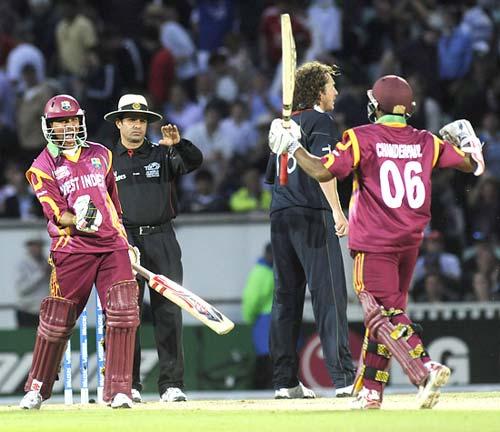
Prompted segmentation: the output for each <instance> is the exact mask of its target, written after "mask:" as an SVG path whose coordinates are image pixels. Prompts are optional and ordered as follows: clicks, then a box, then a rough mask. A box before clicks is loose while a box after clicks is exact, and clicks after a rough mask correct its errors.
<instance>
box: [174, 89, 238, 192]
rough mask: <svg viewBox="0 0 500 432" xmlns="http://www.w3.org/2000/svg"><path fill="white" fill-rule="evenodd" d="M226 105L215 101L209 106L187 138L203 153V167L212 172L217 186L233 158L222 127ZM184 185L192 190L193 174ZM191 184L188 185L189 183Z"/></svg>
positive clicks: (188, 131)
mask: <svg viewBox="0 0 500 432" xmlns="http://www.w3.org/2000/svg"><path fill="white" fill-rule="evenodd" d="M223 111H224V103H221V101H219V100H217V99H214V100H212V101H211V102H209V103H208V104H207V106H206V107H205V110H204V113H203V120H202V121H200V122H198V123H195V124H194V125H192V126H191V127H189V128H188V129H187V130H186V133H185V137H186V139H188V140H189V141H191V142H195V143H196V145H197V147H198V148H199V149H200V150H201V151H202V153H203V167H204V168H207V169H209V170H210V171H212V174H214V176H215V184H216V185H219V183H220V182H221V181H222V179H223V178H224V175H225V172H226V169H227V162H228V160H229V158H230V157H231V156H232V151H233V147H232V145H231V142H229V140H228V139H227V137H226V136H225V135H224V131H223V130H222V127H221V120H222V117H223ZM183 180H184V182H183V185H184V186H185V187H188V188H189V189H190V190H192V189H193V188H192V180H193V174H190V175H186V176H184V177H183ZM189 181H190V183H187V182H189Z"/></svg>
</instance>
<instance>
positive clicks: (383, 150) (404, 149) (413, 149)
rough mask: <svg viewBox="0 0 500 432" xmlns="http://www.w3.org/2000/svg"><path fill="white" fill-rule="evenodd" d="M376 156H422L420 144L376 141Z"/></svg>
mask: <svg viewBox="0 0 500 432" xmlns="http://www.w3.org/2000/svg"><path fill="white" fill-rule="evenodd" d="M376 149H377V156H378V157H384V158H393V159H419V158H421V157H422V149H421V147H420V144H389V143H377V144H376Z"/></svg>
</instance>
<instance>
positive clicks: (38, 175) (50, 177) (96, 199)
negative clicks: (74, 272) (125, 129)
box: [26, 141, 128, 253]
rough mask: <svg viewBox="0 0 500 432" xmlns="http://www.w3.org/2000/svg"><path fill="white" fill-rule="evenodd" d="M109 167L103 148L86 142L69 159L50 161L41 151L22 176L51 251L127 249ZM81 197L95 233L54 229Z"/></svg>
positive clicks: (61, 156)
mask: <svg viewBox="0 0 500 432" xmlns="http://www.w3.org/2000/svg"><path fill="white" fill-rule="evenodd" d="M111 162H112V159H111V152H110V151H109V150H108V149H107V148H106V147H104V146H103V145H101V144H98V143H93V142H89V141H87V142H86V145H85V146H82V147H80V148H79V149H78V151H77V153H76V154H75V155H74V156H65V155H63V154H61V155H59V156H57V157H55V158H54V157H53V156H51V154H50V153H49V151H48V150H47V148H45V149H44V150H43V151H42V152H41V153H40V155H39V156H38V157H37V158H36V159H35V161H34V162H33V164H32V165H31V167H30V169H29V170H28V171H27V172H26V178H27V179H28V181H29V183H30V184H31V186H32V188H33V190H34V191H35V193H36V196H37V198H38V200H39V201H40V203H41V205H42V207H43V212H44V214H45V217H46V218H47V219H48V224H47V231H48V233H49V235H50V237H51V238H52V244H51V250H52V251H56V250H57V251H58V252H66V253H101V252H110V251H114V250H119V249H128V242H127V236H126V234H125V230H124V228H123V225H122V223H121V207H120V202H119V201H118V193H117V190H116V183H115V178H114V174H113V170H111ZM86 196H88V197H90V199H91V200H92V202H93V203H94V204H95V206H96V208H97V209H98V211H99V212H100V215H101V216H100V217H98V218H97V219H96V222H97V223H98V224H99V226H98V230H97V231H96V232H93V233H84V232H81V231H78V230H77V229H76V228H74V227H71V228H70V227H68V228H63V227H61V226H59V225H58V222H59V218H60V217H61V215H62V214H63V213H64V212H66V211H70V212H72V213H75V209H74V206H76V205H78V204H77V203H78V201H79V200H82V199H85V198H86ZM88 197H87V198H88Z"/></svg>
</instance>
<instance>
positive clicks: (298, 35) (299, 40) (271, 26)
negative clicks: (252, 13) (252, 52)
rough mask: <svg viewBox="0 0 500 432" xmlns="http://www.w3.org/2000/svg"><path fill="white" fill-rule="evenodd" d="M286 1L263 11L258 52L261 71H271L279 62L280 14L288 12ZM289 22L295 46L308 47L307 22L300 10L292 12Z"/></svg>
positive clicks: (288, 5) (288, 7) (288, 6)
mask: <svg viewBox="0 0 500 432" xmlns="http://www.w3.org/2000/svg"><path fill="white" fill-rule="evenodd" d="M290 9H291V7H290V4H289V2H287V1H282V0H279V1H276V2H275V4H271V5H270V6H268V7H267V8H266V9H264V11H263V13H262V15H261V18H260V26H259V30H258V31H259V51H260V53H259V54H260V60H261V69H262V70H264V71H272V70H274V69H275V68H276V66H277V65H278V64H279V63H280V61H281V19H280V16H281V14H282V13H286V12H290ZM292 9H293V5H292ZM294 12H295V13H291V16H290V20H291V23H292V31H293V35H294V39H295V45H296V46H308V45H309V41H310V35H309V30H308V29H307V22H306V20H305V19H303V18H302V16H301V14H300V10H294Z"/></svg>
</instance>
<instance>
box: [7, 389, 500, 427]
mask: <svg viewBox="0 0 500 432" xmlns="http://www.w3.org/2000/svg"><path fill="white" fill-rule="evenodd" d="M413 404H414V395H390V396H388V397H387V398H386V399H385V400H384V409H382V410H381V411H363V412H358V411H350V410H349V400H347V399H331V398H319V399H315V400H291V401H284V400H280V401H275V400H223V401H189V402H186V403H176V404H165V403H157V402H148V403H145V404H141V405H136V406H134V408H133V409H130V410H123V409H122V410H112V409H110V408H108V407H101V406H96V405H90V406H85V407H81V406H79V405H74V406H72V407H65V406H63V405H55V404H46V405H44V406H42V409H41V410H40V411H22V410H20V409H19V408H17V406H0V431H2V432H14V431H15V432H23V431H26V432H39V431H40V432H45V431H46V432H52V431H66V432H72V431H85V432H101V431H103V432H104V431H106V432H111V431H119V432H147V431H158V432H160V431H172V432H182V431H200V432H211V431H217V432H225V431H228V432H243V431H245V432H246V431H248V432H267V431H269V432H281V431H285V432H295V431H307V432H319V431H334V432H365V431H366V432H368V431H370V432H379V431H380V432H382V431H383V432H392V431H398V432H399V431H406V432H410V431H417V432H432V431H436V432H438V431H439V432H469V431H470V432H476V431H477V432H499V431H500V392H495V393H445V394H444V395H442V397H441V401H440V403H439V404H438V405H437V406H436V408H435V409H433V410H416V409H414V406H413Z"/></svg>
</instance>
